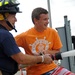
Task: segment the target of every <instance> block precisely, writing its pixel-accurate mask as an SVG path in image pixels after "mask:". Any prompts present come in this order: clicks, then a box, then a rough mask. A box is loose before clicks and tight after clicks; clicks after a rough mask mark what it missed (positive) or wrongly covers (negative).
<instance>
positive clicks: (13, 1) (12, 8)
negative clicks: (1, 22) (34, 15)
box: [0, 0, 20, 13]
mask: <svg viewBox="0 0 75 75" xmlns="http://www.w3.org/2000/svg"><path fill="white" fill-rule="evenodd" d="M18 5H19V3H18V2H17V0H0V13H18V12H20V11H19V7H17V6H18Z"/></svg>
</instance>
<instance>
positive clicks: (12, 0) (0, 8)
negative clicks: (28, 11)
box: [0, 0, 21, 31]
mask: <svg viewBox="0 0 75 75" xmlns="http://www.w3.org/2000/svg"><path fill="white" fill-rule="evenodd" d="M19 4H20V3H18V1H17V0H0V20H4V19H5V21H6V23H7V24H8V26H9V27H11V28H12V29H14V30H15V31H16V29H15V27H13V26H12V25H11V24H10V22H9V21H8V20H7V18H6V17H7V16H6V15H5V14H6V13H9V14H16V13H21V11H19V7H18V5H19Z"/></svg>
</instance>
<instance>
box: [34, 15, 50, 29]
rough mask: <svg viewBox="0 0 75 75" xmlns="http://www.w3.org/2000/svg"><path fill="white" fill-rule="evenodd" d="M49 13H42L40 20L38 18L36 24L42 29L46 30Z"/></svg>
mask: <svg viewBox="0 0 75 75" xmlns="http://www.w3.org/2000/svg"><path fill="white" fill-rule="evenodd" d="M48 20H49V17H48V14H41V15H40V18H39V20H36V24H35V26H36V27H37V28H39V29H40V30H45V29H46V28H47V26H48V23H49V21H48Z"/></svg>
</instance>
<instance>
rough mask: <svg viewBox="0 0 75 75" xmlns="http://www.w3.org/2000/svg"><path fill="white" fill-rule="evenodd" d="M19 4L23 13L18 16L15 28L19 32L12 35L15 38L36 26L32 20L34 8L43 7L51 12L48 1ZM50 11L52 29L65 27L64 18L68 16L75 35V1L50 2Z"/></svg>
mask: <svg viewBox="0 0 75 75" xmlns="http://www.w3.org/2000/svg"><path fill="white" fill-rule="evenodd" d="M18 2H19V3H20V5H19V7H20V10H21V11H22V13H18V14H17V15H16V17H17V22H16V23H15V26H16V29H17V31H18V32H17V33H16V32H15V31H13V30H12V31H11V33H12V34H13V35H14V36H16V35H17V34H20V33H22V32H24V31H26V30H28V29H30V28H31V27H33V26H34V25H33V23H32V20H31V13H32V10H33V9H34V8H36V7H43V8H45V9H47V10H49V8H48V1H47V0H18ZM50 11H51V13H50V15H51V22H52V28H58V27H63V26H64V16H65V15H67V17H68V20H70V27H71V34H72V35H75V0H50Z"/></svg>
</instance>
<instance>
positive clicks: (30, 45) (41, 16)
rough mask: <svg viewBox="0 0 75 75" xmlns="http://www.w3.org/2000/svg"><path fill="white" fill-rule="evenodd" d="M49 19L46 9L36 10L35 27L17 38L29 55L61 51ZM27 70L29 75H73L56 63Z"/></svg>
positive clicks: (34, 14) (57, 36)
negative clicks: (49, 24)
mask: <svg viewBox="0 0 75 75" xmlns="http://www.w3.org/2000/svg"><path fill="white" fill-rule="evenodd" d="M48 19H49V17H48V11H47V10H46V9H44V8H36V9H34V10H33V12H32V21H33V23H34V27H33V28H31V29H29V30H28V31H26V32H24V33H22V34H20V35H17V36H16V37H15V40H16V42H17V44H18V46H19V47H23V48H24V49H25V52H26V53H27V54H30V55H40V53H41V54H55V53H58V52H59V51H60V49H61V47H62V43H61V41H60V38H59V35H58V33H57V31H56V30H54V29H52V28H49V27H47V26H48V23H49V22H48ZM26 70H27V75H50V74H53V75H63V74H64V75H68V74H73V73H72V72H70V71H68V70H67V69H65V68H63V67H58V66H57V65H56V64H55V63H54V61H53V62H52V63H51V64H35V65H33V66H29V67H27V69H26ZM73 75H75V74H73Z"/></svg>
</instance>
